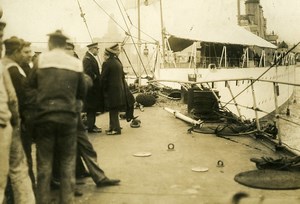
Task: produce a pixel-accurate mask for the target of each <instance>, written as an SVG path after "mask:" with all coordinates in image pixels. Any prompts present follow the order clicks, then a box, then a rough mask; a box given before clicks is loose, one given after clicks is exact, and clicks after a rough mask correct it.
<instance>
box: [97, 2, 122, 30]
mask: <svg viewBox="0 0 300 204" xmlns="http://www.w3.org/2000/svg"><path fill="white" fill-rule="evenodd" d="M93 2H94V3H95V4H96V5H97V6H98V7H99V8H100V9H101V10H102V11H103V12H104V13H105V14H106V15H107V16H108V17H109V18H110V19H111V20H112V21H113V22H114V23H115V24H116V25H117V26H119V27H120V28H121V29H122V30H123V31H124V32H125V33H127V32H126V30H125V29H124V28H123V27H122V26H121V25H120V24H119V23H118V22H117V21H116V20H115V19H114V18H113V17H112V16H111V15H109V14H108V13H107V11H106V10H105V9H104V8H103V7H102V6H100V4H99V3H98V2H97V1H96V0H93Z"/></svg>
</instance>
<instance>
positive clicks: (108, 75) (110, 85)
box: [101, 56, 127, 111]
mask: <svg viewBox="0 0 300 204" xmlns="http://www.w3.org/2000/svg"><path fill="white" fill-rule="evenodd" d="M124 82H125V78H124V71H123V65H122V63H121V62H120V60H119V59H118V58H117V57H116V56H110V57H109V58H108V59H107V60H106V61H105V62H104V63H103V64H102V72H101V84H102V88H103V95H104V101H105V103H104V104H105V109H106V110H118V111H124V110H125V109H126V105H127V101H126V92H125V87H124Z"/></svg>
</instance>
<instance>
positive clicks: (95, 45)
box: [87, 43, 98, 48]
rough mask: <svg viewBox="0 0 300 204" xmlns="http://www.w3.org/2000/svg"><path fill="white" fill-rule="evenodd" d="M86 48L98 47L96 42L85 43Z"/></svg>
mask: <svg viewBox="0 0 300 204" xmlns="http://www.w3.org/2000/svg"><path fill="white" fill-rule="evenodd" d="M87 47H88V48H92V47H98V43H91V44H89V45H87Z"/></svg>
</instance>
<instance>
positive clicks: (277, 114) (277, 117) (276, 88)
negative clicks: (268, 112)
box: [273, 82, 282, 146]
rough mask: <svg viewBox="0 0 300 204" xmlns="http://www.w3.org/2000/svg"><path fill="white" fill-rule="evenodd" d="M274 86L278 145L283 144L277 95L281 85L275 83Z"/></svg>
mask: <svg viewBox="0 0 300 204" xmlns="http://www.w3.org/2000/svg"><path fill="white" fill-rule="evenodd" d="M273 87H274V101H275V119H276V127H277V129H278V133H277V136H278V145H279V146H281V145H282V142H281V134H280V127H279V119H280V117H279V110H278V99H277V96H278V95H279V87H278V84H277V83H275V82H274V83H273Z"/></svg>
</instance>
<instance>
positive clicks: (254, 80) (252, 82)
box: [224, 42, 300, 106]
mask: <svg viewBox="0 0 300 204" xmlns="http://www.w3.org/2000/svg"><path fill="white" fill-rule="evenodd" d="M299 44H300V42H298V43H297V44H296V45H294V46H293V47H292V48H291V49H289V50H288V51H287V52H286V53H285V54H284V55H282V56H281V57H280V58H279V59H278V60H276V61H275V63H274V64H272V65H271V66H270V67H269V68H268V69H267V70H266V71H264V72H263V73H262V74H261V75H259V76H258V77H257V78H256V79H253V80H251V83H250V84H249V85H248V86H247V87H245V88H244V89H243V90H242V91H240V92H239V93H238V94H237V95H235V96H234V97H233V98H232V99H231V100H229V101H228V102H227V103H226V104H225V105H224V106H226V105H228V103H230V102H231V101H233V100H234V99H236V98H237V97H238V96H239V95H241V94H242V93H243V92H244V91H245V90H247V89H248V88H249V87H250V86H252V85H253V84H254V83H255V82H257V81H258V80H259V79H260V78H261V77H262V76H264V75H265V74H266V73H267V72H268V71H270V69H272V68H273V67H274V66H277V65H278V63H279V61H280V60H282V59H283V58H284V57H285V56H286V55H287V54H289V53H290V52H291V51H292V50H294V49H295V48H296V47H297V46H298V45H299Z"/></svg>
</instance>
